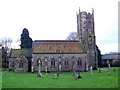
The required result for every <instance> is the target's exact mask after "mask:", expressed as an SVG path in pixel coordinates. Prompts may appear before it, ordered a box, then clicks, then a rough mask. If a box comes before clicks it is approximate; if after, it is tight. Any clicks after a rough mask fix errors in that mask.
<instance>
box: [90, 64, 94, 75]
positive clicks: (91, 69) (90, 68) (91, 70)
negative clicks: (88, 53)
mask: <svg viewBox="0 0 120 90" xmlns="http://www.w3.org/2000/svg"><path fill="white" fill-rule="evenodd" d="M92 69H93V68H92V66H91V67H90V75H92V74H93V72H92Z"/></svg>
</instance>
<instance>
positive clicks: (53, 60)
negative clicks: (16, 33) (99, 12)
mask: <svg viewBox="0 0 120 90" xmlns="http://www.w3.org/2000/svg"><path fill="white" fill-rule="evenodd" d="M23 32H28V30H27V29H25V28H24V29H23ZM77 35H78V38H79V39H78V40H35V41H33V42H32V44H31V48H29V49H28V48H21V49H12V50H11V54H10V59H9V69H10V70H13V71H15V72H22V71H23V72H27V71H28V72H36V71H38V66H39V63H38V62H39V61H40V67H41V71H45V72H48V71H49V72H51V71H87V70H88V69H89V68H90V66H92V67H93V68H94V67H97V62H98V59H97V51H96V37H95V29H94V10H93V9H92V13H87V12H85V11H82V12H81V11H80V9H79V12H78V13H77ZM27 37H29V34H28V35H27ZM29 40H30V41H31V39H29ZM25 42H26V41H25ZM21 46H22V45H21ZM28 46H30V44H28ZM23 47H24V46H23Z"/></svg>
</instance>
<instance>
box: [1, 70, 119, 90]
mask: <svg viewBox="0 0 120 90" xmlns="http://www.w3.org/2000/svg"><path fill="white" fill-rule="evenodd" d="M113 69H114V68H112V69H111V75H108V72H107V68H102V71H101V73H99V72H98V71H97V70H94V71H93V75H92V76H91V75H90V72H81V76H82V79H81V80H75V78H74V77H73V76H72V73H71V72H62V73H60V76H59V78H58V79H54V74H55V73H54V72H51V73H48V74H45V73H44V72H43V73H42V74H43V77H42V78H38V77H37V73H20V72H19V73H15V72H9V71H7V72H6V73H4V72H3V73H2V87H3V88H117V87H118V68H116V71H115V72H113Z"/></svg>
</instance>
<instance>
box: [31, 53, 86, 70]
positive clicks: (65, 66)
mask: <svg viewBox="0 0 120 90" xmlns="http://www.w3.org/2000/svg"><path fill="white" fill-rule="evenodd" d="M46 58H47V71H58V70H59V65H61V71H73V69H74V70H75V71H84V70H85V69H86V67H85V63H86V64H87V55H86V54H33V59H32V67H33V71H38V60H39V59H40V60H41V71H45V70H46V69H45V66H46V62H45V59H46ZM52 60H55V66H53V65H51V64H52ZM59 60H60V61H61V63H60V62H59ZM78 60H79V61H78ZM78 64H79V65H78Z"/></svg>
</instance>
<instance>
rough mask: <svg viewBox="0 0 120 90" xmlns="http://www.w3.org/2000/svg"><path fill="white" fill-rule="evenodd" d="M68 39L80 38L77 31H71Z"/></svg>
mask: <svg viewBox="0 0 120 90" xmlns="http://www.w3.org/2000/svg"><path fill="white" fill-rule="evenodd" d="M66 40H78V36H77V32H71V33H70V35H69V36H68V37H67V38H66Z"/></svg>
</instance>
